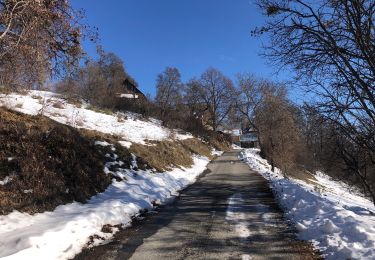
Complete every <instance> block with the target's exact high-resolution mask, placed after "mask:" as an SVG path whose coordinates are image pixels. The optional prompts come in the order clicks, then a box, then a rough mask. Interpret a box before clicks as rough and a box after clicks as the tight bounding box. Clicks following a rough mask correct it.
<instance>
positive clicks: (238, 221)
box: [226, 193, 251, 239]
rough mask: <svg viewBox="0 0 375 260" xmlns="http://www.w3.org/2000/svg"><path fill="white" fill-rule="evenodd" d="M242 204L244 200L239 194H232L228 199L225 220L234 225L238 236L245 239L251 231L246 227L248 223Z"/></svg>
mask: <svg viewBox="0 0 375 260" xmlns="http://www.w3.org/2000/svg"><path fill="white" fill-rule="evenodd" d="M243 206H244V201H243V199H242V196H241V194H240V193H235V194H233V195H232V196H231V197H230V198H229V200H228V208H227V216H226V220H228V221H229V222H231V223H232V224H233V225H234V228H235V232H236V233H237V235H238V236H239V237H240V238H242V239H246V238H248V237H249V236H250V235H251V231H250V229H249V228H248V226H249V223H248V220H247V218H246V215H245V213H244V212H243V210H242V207H243Z"/></svg>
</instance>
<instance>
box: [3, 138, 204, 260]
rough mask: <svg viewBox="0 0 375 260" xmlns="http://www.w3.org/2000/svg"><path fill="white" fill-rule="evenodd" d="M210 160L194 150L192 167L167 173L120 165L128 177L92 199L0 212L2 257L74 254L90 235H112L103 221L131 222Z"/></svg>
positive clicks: (192, 178) (121, 173) (121, 172)
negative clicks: (45, 208)
mask: <svg viewBox="0 0 375 260" xmlns="http://www.w3.org/2000/svg"><path fill="white" fill-rule="evenodd" d="M97 145H107V143H103V142H98V143H97ZM208 161H209V160H208V159H207V158H205V157H200V156H194V166H193V167H192V168H189V169H185V168H182V169H174V170H172V171H170V172H165V173H152V172H150V171H137V172H135V171H133V170H129V169H121V170H119V171H118V172H116V175H117V176H119V177H121V178H123V179H124V181H121V182H117V181H113V183H112V185H110V186H109V188H108V189H107V190H106V191H105V192H104V193H101V194H98V195H96V196H94V197H93V198H91V199H90V201H89V202H88V203H87V204H80V203H72V204H68V205H63V206H59V207H57V208H56V209H55V210H54V211H53V212H45V213H41V214H36V215H34V216H31V215H29V214H24V213H19V212H17V211H14V212H13V213H11V214H9V215H6V216H0V258H1V257H4V259H9V260H10V259H12V260H14V259H68V258H72V257H74V256H75V255H76V254H77V253H79V252H80V251H81V250H82V248H83V247H84V246H86V245H87V243H88V242H89V237H90V236H94V235H99V236H100V237H102V238H104V239H110V238H111V237H112V235H113V234H111V233H103V232H101V229H102V227H103V226H104V225H106V224H110V225H118V224H122V225H123V226H129V225H130V224H131V219H132V217H133V216H135V215H137V214H138V213H139V211H140V210H142V209H151V208H152V207H153V203H155V202H156V203H163V202H166V201H168V200H169V199H171V197H173V196H174V195H176V193H177V191H179V190H181V189H182V188H184V187H185V186H187V185H189V184H191V183H193V182H194V181H195V180H196V178H197V177H198V175H199V174H200V173H202V172H203V171H204V170H205V168H206V165H207V163H208ZM115 231H116V230H115ZM96 242H98V241H96Z"/></svg>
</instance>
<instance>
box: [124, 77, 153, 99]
mask: <svg viewBox="0 0 375 260" xmlns="http://www.w3.org/2000/svg"><path fill="white" fill-rule="evenodd" d="M137 85H138V84H137V83H136V82H135V80H133V79H132V78H130V77H127V78H126V79H125V80H124V83H123V86H124V89H123V91H121V92H120V93H117V96H118V97H119V98H121V99H142V100H147V98H146V96H145V95H144V94H143V93H142V91H140V90H139V89H138V87H137Z"/></svg>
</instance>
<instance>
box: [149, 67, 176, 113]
mask: <svg viewBox="0 0 375 260" xmlns="http://www.w3.org/2000/svg"><path fill="white" fill-rule="evenodd" d="M156 89H157V93H156V98H155V102H156V104H157V105H158V106H159V108H160V113H161V117H162V118H165V117H166V114H167V112H168V111H169V110H171V109H174V108H176V106H177V104H178V103H180V102H181V99H182V95H181V93H182V91H183V84H182V81H181V74H180V72H179V71H178V69H177V68H171V67H167V68H166V69H165V70H164V72H163V73H161V74H159V75H158V76H157V80H156Z"/></svg>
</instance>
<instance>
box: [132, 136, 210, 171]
mask: <svg viewBox="0 0 375 260" xmlns="http://www.w3.org/2000/svg"><path fill="white" fill-rule="evenodd" d="M129 150H130V152H132V153H133V154H135V155H136V156H137V157H140V158H141V159H142V162H144V163H146V164H147V165H148V166H150V167H151V168H154V169H156V170H157V171H159V172H163V171H166V170H170V169H172V168H174V167H191V166H192V165H193V159H192V155H193V154H199V155H202V156H207V157H208V158H212V155H211V148H210V145H209V144H207V143H204V142H202V141H201V140H199V139H196V138H191V139H186V140H181V141H177V140H173V141H172V140H165V141H149V143H148V144H146V145H141V144H132V146H131V147H130V149H129Z"/></svg>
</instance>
